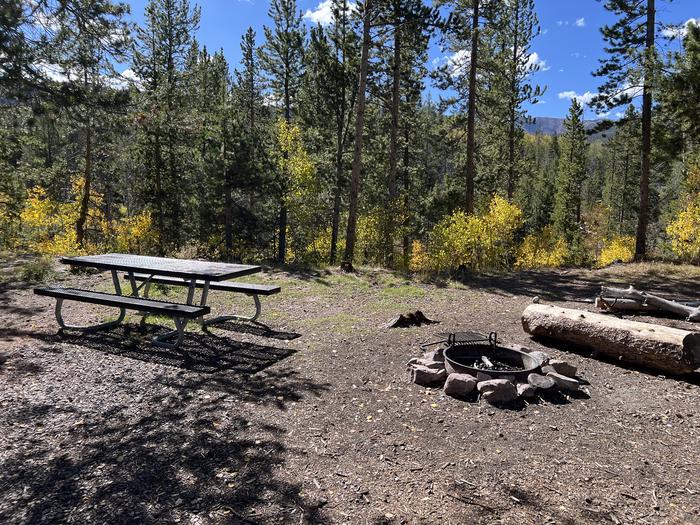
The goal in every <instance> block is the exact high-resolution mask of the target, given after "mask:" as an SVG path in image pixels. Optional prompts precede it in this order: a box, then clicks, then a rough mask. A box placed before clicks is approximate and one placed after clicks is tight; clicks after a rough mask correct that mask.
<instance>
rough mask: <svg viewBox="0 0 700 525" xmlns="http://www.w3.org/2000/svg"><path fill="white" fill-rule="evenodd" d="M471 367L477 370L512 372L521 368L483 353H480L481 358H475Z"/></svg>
mask: <svg viewBox="0 0 700 525" xmlns="http://www.w3.org/2000/svg"><path fill="white" fill-rule="evenodd" d="M471 367H472V368H477V369H479V370H491V371H493V372H512V371H514V370H522V368H521V367H519V366H515V365H511V364H508V363H505V362H503V361H499V360H498V359H495V358H492V359H489V358H488V357H486V356H485V355H482V356H481V359H477V360H475V361H474V363H473V364H472V365H471Z"/></svg>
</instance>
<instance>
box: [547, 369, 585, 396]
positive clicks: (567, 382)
mask: <svg viewBox="0 0 700 525" xmlns="http://www.w3.org/2000/svg"><path fill="white" fill-rule="evenodd" d="M547 377H548V378H550V379H552V380H553V381H554V382H555V383H556V384H557V386H558V387H559V388H561V389H562V390H569V391H570V392H576V391H577V390H578V387H579V382H578V381H576V380H575V379H572V378H570V377H566V376H563V375H561V374H557V373H556V372H549V373H548V374H547Z"/></svg>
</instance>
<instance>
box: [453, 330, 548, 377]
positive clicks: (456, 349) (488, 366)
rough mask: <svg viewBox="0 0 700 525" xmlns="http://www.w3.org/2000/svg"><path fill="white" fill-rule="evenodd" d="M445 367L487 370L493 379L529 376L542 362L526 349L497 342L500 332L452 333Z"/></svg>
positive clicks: (463, 370) (455, 370) (468, 371)
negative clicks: (483, 333)
mask: <svg viewBox="0 0 700 525" xmlns="http://www.w3.org/2000/svg"><path fill="white" fill-rule="evenodd" d="M444 356H445V369H446V370H447V372H448V373H455V374H476V373H478V372H481V373H484V374H486V375H488V376H490V377H491V378H493V379H500V378H501V377H503V376H515V377H516V378H519V379H527V376H528V375H529V374H530V373H532V372H535V371H536V370H537V369H538V368H539V367H540V365H541V363H540V362H539V361H538V360H537V359H534V358H533V357H531V356H530V355H528V354H527V353H525V352H522V351H520V350H517V349H515V348H511V347H507V346H503V345H501V344H499V343H498V334H497V333H496V332H491V333H490V334H489V335H488V337H486V336H484V335H481V334H478V333H476V332H457V333H454V334H449V335H448V337H447V346H446V347H445V349H444Z"/></svg>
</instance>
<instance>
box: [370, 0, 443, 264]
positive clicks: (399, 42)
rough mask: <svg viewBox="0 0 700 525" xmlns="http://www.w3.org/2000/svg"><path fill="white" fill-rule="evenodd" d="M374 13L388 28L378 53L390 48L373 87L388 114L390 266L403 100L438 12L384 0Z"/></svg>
mask: <svg viewBox="0 0 700 525" xmlns="http://www.w3.org/2000/svg"><path fill="white" fill-rule="evenodd" d="M377 12H378V16H377V21H376V22H375V27H378V28H379V29H383V28H389V29H390V33H389V35H383V38H381V39H378V40H377V42H376V45H377V47H378V48H379V51H378V54H379V55H380V56H381V55H382V50H383V49H385V48H389V50H390V56H386V58H385V59H384V62H385V64H386V67H385V69H386V73H387V74H386V77H387V79H386V80H387V81H386V82H385V83H384V85H382V86H381V87H378V88H376V93H377V96H379V97H381V96H382V95H381V94H382V93H386V94H388V96H386V97H382V98H383V99H384V101H385V105H386V106H387V108H388V110H389V117H390V122H389V148H388V149H389V151H388V169H387V177H386V188H387V189H386V202H385V204H384V206H385V209H386V210H388V211H389V213H388V216H387V217H386V220H385V221H384V225H383V229H384V232H383V237H384V245H385V249H386V253H385V256H384V262H385V264H386V265H387V266H389V267H391V266H393V264H394V261H393V257H394V233H395V229H396V228H397V226H398V225H397V224H396V217H395V215H396V212H397V211H398V208H399V201H398V197H399V190H398V171H399V165H400V154H401V152H400V151H399V149H400V135H401V133H402V129H401V128H402V127H405V125H404V124H403V123H402V120H403V116H402V112H403V110H404V109H405V108H406V104H405V103H404V101H405V100H406V99H407V98H408V92H409V91H410V89H411V88H412V87H413V86H412V85H411V84H413V83H414V82H415V76H414V75H412V72H413V71H414V69H415V68H417V67H420V65H422V63H424V62H425V60H426V57H425V55H424V53H425V50H426V48H427V45H428V40H429V38H430V34H431V33H432V30H433V28H434V27H436V26H437V23H438V13H437V12H436V11H433V10H432V9H430V8H429V7H427V6H426V5H425V4H424V3H423V2H422V0H402V1H399V0H387V1H384V2H380V3H378V4H377ZM388 40H390V42H391V43H389V42H388ZM423 72H424V71H423ZM421 80H422V79H421ZM421 83H422V82H421Z"/></svg>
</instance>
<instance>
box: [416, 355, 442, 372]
mask: <svg viewBox="0 0 700 525" xmlns="http://www.w3.org/2000/svg"><path fill="white" fill-rule="evenodd" d="M415 365H419V366H424V367H426V368H430V369H432V370H440V369H441V368H445V363H444V362H441V361H432V360H430V359H426V358H424V357H414V358H413V359H411V360H410V361H409V362H408V366H415Z"/></svg>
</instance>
